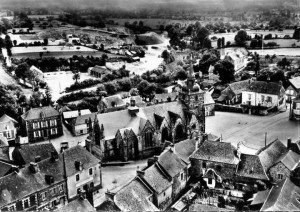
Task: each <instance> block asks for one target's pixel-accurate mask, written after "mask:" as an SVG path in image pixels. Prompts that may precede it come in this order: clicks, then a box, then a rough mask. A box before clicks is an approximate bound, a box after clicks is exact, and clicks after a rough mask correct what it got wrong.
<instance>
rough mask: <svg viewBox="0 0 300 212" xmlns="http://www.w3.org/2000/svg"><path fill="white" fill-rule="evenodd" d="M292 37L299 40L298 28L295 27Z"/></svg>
mask: <svg viewBox="0 0 300 212" xmlns="http://www.w3.org/2000/svg"><path fill="white" fill-rule="evenodd" d="M293 38H294V39H297V40H300V28H296V29H295V31H294V34H293Z"/></svg>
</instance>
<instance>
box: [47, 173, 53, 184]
mask: <svg viewBox="0 0 300 212" xmlns="http://www.w3.org/2000/svg"><path fill="white" fill-rule="evenodd" d="M45 181H46V183H47V184H49V185H51V184H52V183H54V177H53V176H52V175H45Z"/></svg>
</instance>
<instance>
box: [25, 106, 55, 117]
mask: <svg viewBox="0 0 300 212" xmlns="http://www.w3.org/2000/svg"><path fill="white" fill-rule="evenodd" d="M42 113H43V114H44V115H45V118H49V117H53V116H59V113H58V111H57V110H55V109H54V108H53V107H51V106H46V107H38V108H32V109H30V110H29V111H27V112H26V113H24V114H23V115H22V118H23V119H24V120H26V121H27V120H33V119H40V118H41V114H42Z"/></svg>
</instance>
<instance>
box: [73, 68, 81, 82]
mask: <svg viewBox="0 0 300 212" xmlns="http://www.w3.org/2000/svg"><path fill="white" fill-rule="evenodd" d="M79 79H80V73H79V72H78V71H76V72H75V73H74V75H73V80H75V84H78V80H79Z"/></svg>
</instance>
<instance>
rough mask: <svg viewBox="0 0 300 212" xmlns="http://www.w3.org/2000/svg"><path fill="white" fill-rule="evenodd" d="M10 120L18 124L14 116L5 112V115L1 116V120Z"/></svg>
mask: <svg viewBox="0 0 300 212" xmlns="http://www.w3.org/2000/svg"><path fill="white" fill-rule="evenodd" d="M9 121H12V122H13V123H15V124H18V122H17V121H16V120H15V119H13V118H12V117H10V116H8V115H6V114H3V116H1V118H0V122H9Z"/></svg>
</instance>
